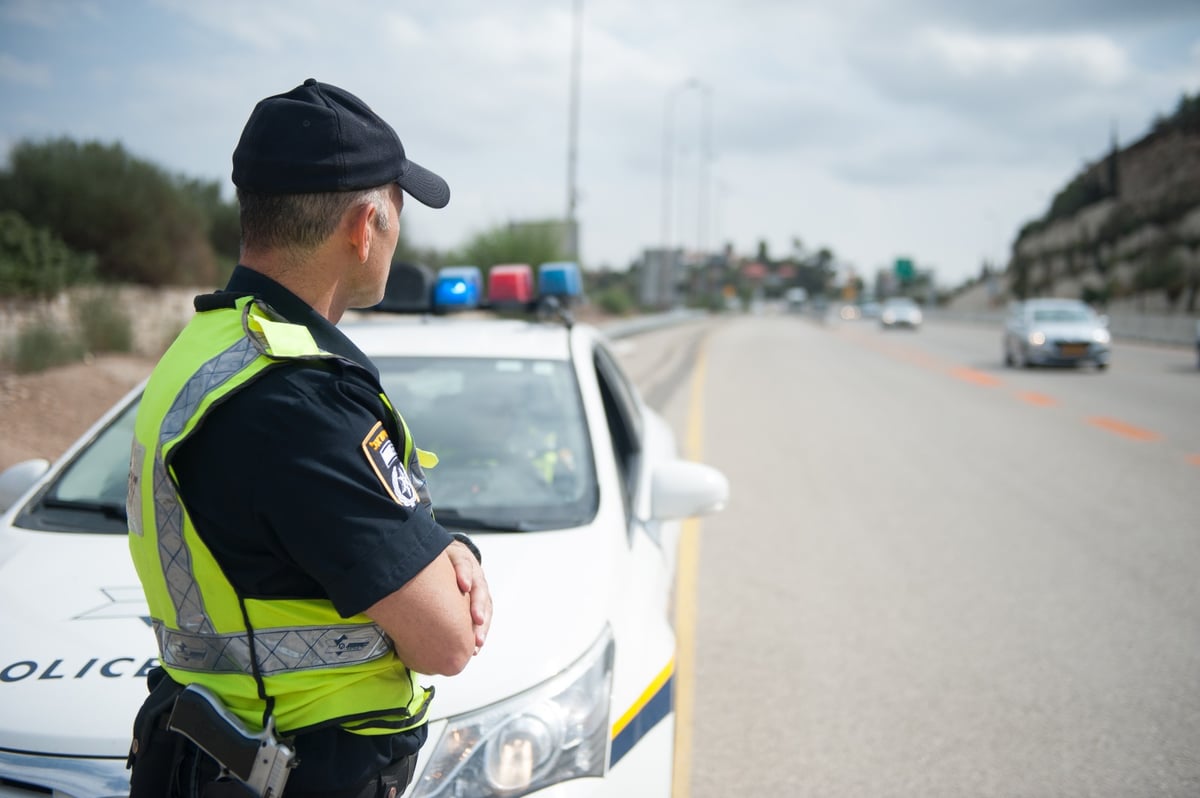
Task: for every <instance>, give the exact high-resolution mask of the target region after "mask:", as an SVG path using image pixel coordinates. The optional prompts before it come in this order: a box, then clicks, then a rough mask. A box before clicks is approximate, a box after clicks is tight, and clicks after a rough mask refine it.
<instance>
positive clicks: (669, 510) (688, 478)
mask: <svg viewBox="0 0 1200 798" xmlns="http://www.w3.org/2000/svg"><path fill="white" fill-rule="evenodd" d="M728 501H729V480H728V479H726V478H725V475H724V474H722V473H721V472H720V471H718V470H717V469H715V468H713V467H712V466H707V465H704V464H703V463H693V462H689V461H687V460H670V461H668V462H665V463H661V464H660V465H658V466H656V467H655V469H654V473H653V474H651V475H650V519H651V520H654V521H672V520H677V519H681V518H690V517H692V516H696V515H707V514H708V513H715V512H717V511H718V510H721V509H723V508H724V507H725V504H726V503H727V502H728Z"/></svg>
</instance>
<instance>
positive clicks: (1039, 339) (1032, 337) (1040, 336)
mask: <svg viewBox="0 0 1200 798" xmlns="http://www.w3.org/2000/svg"><path fill="white" fill-rule="evenodd" d="M1029 343H1030V345H1031V346H1041V345H1042V344H1044V343H1046V334H1045V333H1043V332H1038V331H1036V330H1035V331H1033V332H1031V333H1030V334H1029Z"/></svg>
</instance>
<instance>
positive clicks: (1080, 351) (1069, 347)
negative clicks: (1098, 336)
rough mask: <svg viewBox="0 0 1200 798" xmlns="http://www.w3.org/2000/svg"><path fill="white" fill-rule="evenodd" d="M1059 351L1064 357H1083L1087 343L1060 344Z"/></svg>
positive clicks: (1086, 349)
mask: <svg viewBox="0 0 1200 798" xmlns="http://www.w3.org/2000/svg"><path fill="white" fill-rule="evenodd" d="M1059 351H1060V352H1062V353H1063V355H1064V356H1066V357H1083V356H1084V355H1086V354H1087V351H1088V347H1087V344H1062V345H1061V346H1059Z"/></svg>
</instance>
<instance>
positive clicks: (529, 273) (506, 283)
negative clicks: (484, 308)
mask: <svg viewBox="0 0 1200 798" xmlns="http://www.w3.org/2000/svg"><path fill="white" fill-rule="evenodd" d="M487 295H488V302H489V303H490V304H491V305H492V307H526V306H528V305H530V304H531V303H533V301H534V299H535V294H534V287H533V267H532V266H530V265H529V264H528V263H501V264H497V265H496V266H493V267H492V268H491V269H490V270H489V271H488V288H487Z"/></svg>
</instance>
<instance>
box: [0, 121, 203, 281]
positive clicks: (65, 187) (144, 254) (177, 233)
mask: <svg viewBox="0 0 1200 798" xmlns="http://www.w3.org/2000/svg"><path fill="white" fill-rule="evenodd" d="M188 185H190V184H186V183H184V181H181V180H179V179H177V178H172V177H170V176H168V175H167V174H166V173H164V172H163V171H162V170H161V169H159V168H158V167H157V166H154V165H153V164H150V163H148V162H146V161H142V160H139V159H137V158H134V157H132V156H131V155H129V154H128V153H127V152H126V151H125V149H124V148H123V147H122V146H121V145H120V144H113V145H105V144H101V143H99V142H87V143H84V144H79V143H76V142H74V141H72V140H70V139H66V138H60V139H56V140H51V141H46V142H43V143H35V142H30V141H24V142H21V143H19V144H18V145H17V146H16V147H15V148H14V149H13V151H12V153H11V157H10V168H9V169H8V170H7V171H6V172H4V173H0V210H13V211H16V212H18V213H20V214H21V215H22V216H24V217H25V218H26V219H27V220H28V221H29V222H30V223H31V224H32V225H34V226H36V227H46V228H49V229H51V230H53V231H55V233H56V234H57V235H58V236H60V237H61V238H62V240H63V241H64V242H65V243H66V244H67V245H68V246H70V247H71V248H72V249H74V250H76V251H78V252H93V253H95V254H96V258H97V263H96V274H97V276H98V277H100V278H101V279H105V280H112V281H124V282H134V283H143V284H147V285H164V284H172V283H173V284H192V285H201V284H212V283H213V282H215V280H216V278H217V274H218V268H217V259H216V257H215V255H214V249H213V245H212V244H211V243H210V241H209V232H210V229H211V228H212V225H211V224H210V222H209V220H208V218H207V217H206V216H205V212H204V210H203V209H202V208H201V207H200V204H198V202H197V196H198V195H202V194H203V192H197V191H195V190H194V188H189V187H188Z"/></svg>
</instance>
